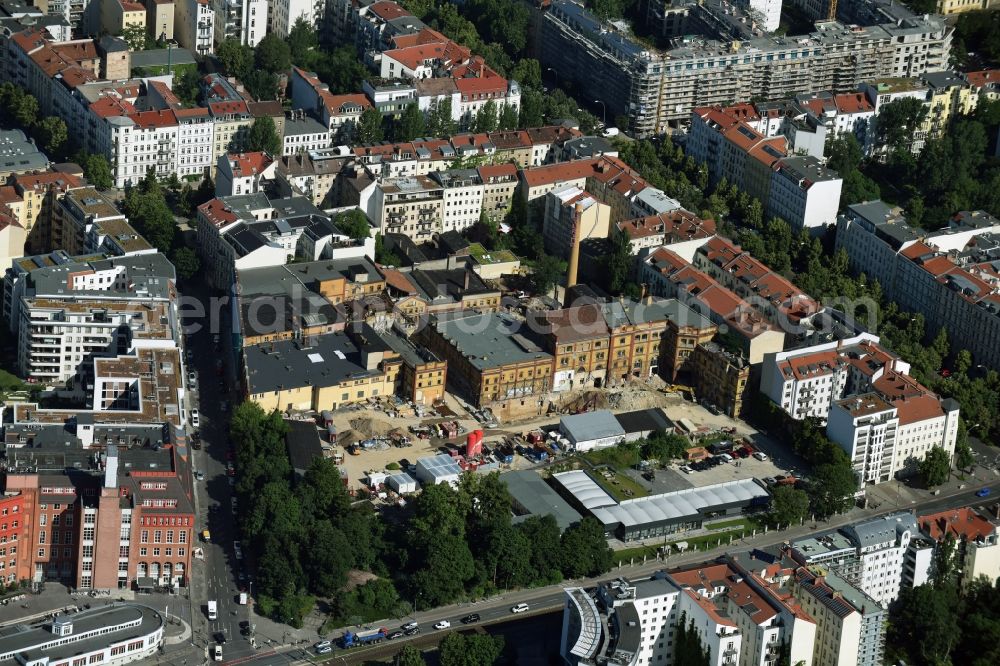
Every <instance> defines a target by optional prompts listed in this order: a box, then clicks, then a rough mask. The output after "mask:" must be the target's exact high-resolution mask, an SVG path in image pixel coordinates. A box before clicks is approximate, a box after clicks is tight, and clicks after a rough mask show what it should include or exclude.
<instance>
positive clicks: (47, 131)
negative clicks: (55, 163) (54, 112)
mask: <svg viewBox="0 0 1000 666" xmlns="http://www.w3.org/2000/svg"><path fill="white" fill-rule="evenodd" d="M35 133H36V136H38V139H39V140H40V141H41V142H42V148H43V150H45V152H46V153H48V154H49V155H50V156H56V155H61V154H62V153H61V150H62V148H63V146H65V145H66V141H68V140H69V131H68V130H67V129H66V123H65V122H63V120H62V118H57V117H56V116H46V117H45V118H42V119H41V121H39V123H38V124H37V125H36V126H35Z"/></svg>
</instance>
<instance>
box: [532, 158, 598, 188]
mask: <svg viewBox="0 0 1000 666" xmlns="http://www.w3.org/2000/svg"><path fill="white" fill-rule="evenodd" d="M599 161H600V158H597V157H594V158H589V159H583V160H572V161H570V162H560V163H558V164H549V165H546V166H540V167H534V168H532V169H524V170H523V171H522V172H521V176H522V178H524V182H525V183H526V184H527V186H528V187H538V186H539V185H546V184H549V183H559V182H565V181H569V180H579V179H584V178H586V177H587V176H590V175H592V174H593V173H594V171H595V169H596V167H597V163H598V162H599Z"/></svg>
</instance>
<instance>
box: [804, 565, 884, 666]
mask: <svg viewBox="0 0 1000 666" xmlns="http://www.w3.org/2000/svg"><path fill="white" fill-rule="evenodd" d="M789 587H790V588H791V589H792V590H793V591H794V594H795V598H796V599H797V600H798V601H799V603H800V604H801V605H802V609H803V610H804V611H805V612H806V613H808V614H809V616H810V617H812V618H814V619H815V621H816V640H815V642H814V643H813V646H814V649H813V654H812V663H813V664H815V666H838V665H840V664H859V665H863V666H878V665H879V664H881V663H882V658H883V656H884V654H885V623H886V619H887V618H886V616H887V613H886V611H885V609H883V608H882V607H881V606H880V605H879V604H878V603H877V602H875V600H874V599H872V598H871V597H870V596H868V595H867V594H865V593H864V592H862V591H860V590H858V589H857V588H855V587H854V586H853V585H851V584H850V583H849V582H847V581H846V580H844V579H843V578H842V577H841V576H839V575H838V574H837V573H836V572H833V571H827V570H825V569H822V568H818V569H817V568H813V567H810V568H806V567H800V568H799V569H797V570H796V571H795V572H794V575H793V576H792V577H791V579H790V581H789Z"/></svg>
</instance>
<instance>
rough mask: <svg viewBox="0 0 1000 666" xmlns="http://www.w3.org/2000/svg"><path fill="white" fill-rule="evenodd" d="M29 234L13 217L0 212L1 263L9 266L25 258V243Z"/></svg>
mask: <svg viewBox="0 0 1000 666" xmlns="http://www.w3.org/2000/svg"><path fill="white" fill-rule="evenodd" d="M27 238H28V234H27V232H25V230H24V227H22V226H21V223H20V222H18V221H17V218H15V217H14V216H13V215H10V214H9V213H7V212H0V262H2V265H4V266H9V265H10V263H11V261H12V260H14V259H17V258H18V257H23V256H24V242H25V240H27Z"/></svg>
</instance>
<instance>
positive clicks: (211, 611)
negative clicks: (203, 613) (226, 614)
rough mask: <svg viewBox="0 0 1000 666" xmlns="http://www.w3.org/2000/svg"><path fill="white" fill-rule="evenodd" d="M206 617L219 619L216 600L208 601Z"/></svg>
mask: <svg viewBox="0 0 1000 666" xmlns="http://www.w3.org/2000/svg"><path fill="white" fill-rule="evenodd" d="M208 619H209V620H218V619H219V604H218V602H216V601H209V602H208Z"/></svg>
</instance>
